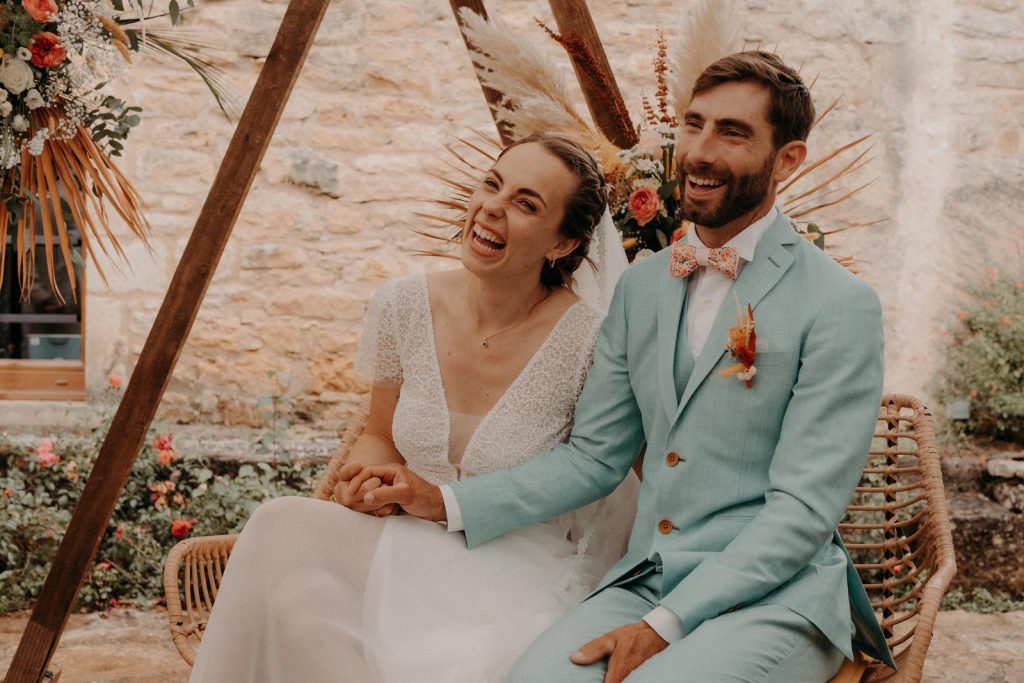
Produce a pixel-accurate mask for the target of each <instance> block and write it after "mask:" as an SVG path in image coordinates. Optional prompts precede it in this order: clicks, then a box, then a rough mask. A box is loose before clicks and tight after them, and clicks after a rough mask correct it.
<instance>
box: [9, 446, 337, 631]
mask: <svg viewBox="0 0 1024 683" xmlns="http://www.w3.org/2000/svg"><path fill="white" fill-rule="evenodd" d="M104 431H105V430H104ZM101 442H102V434H100V435H98V436H97V437H95V438H92V439H67V440H66V441H61V442H59V443H57V444H53V443H51V442H50V441H48V440H45V439H44V440H42V441H40V443H39V445H38V446H37V447H36V448H35V449H32V448H26V447H21V448H16V447H6V448H3V449H0V612H9V611H13V610H19V609H24V608H26V607H29V606H30V605H31V604H32V603H33V602H34V601H35V599H36V598H37V597H38V595H39V589H40V588H41V587H42V583H43V580H44V579H45V578H46V574H47V572H48V571H49V568H50V565H51V563H52V561H53V558H54V554H55V552H56V550H57V546H58V544H59V543H60V539H61V536H62V535H63V533H64V530H65V529H66V528H67V525H68V522H69V521H70V519H71V513H72V512H73V511H74V507H75V504H76V503H77V502H78V499H79V497H80V495H81V493H82V489H83V487H84V485H85V480H86V478H87V477H88V475H89V470H90V469H91V468H92V464H93V462H94V460H95V457H96V453H97V451H98V450H99V445H100V443H101ZM319 470H320V467H318V466H316V467H314V466H310V465H305V466H302V465H298V464H292V463H281V464H276V465H270V464H267V463H259V464H258V465H256V466H253V465H248V464H243V465H240V466H239V464H237V463H224V462H210V461H207V460H204V459H202V458H198V457H192V456H187V455H186V456H182V455H180V454H178V453H177V452H176V451H175V449H174V445H173V442H172V438H171V435H170V434H165V435H151V438H150V439H148V440H147V443H146V445H145V446H143V448H142V452H141V453H140V454H139V457H138V458H137V459H136V460H135V463H134V465H133V466H132V469H131V473H130V475H129V477H128V482H127V484H126V485H125V488H124V490H123V491H122V493H121V496H120V498H119V500H118V503H117V508H116V509H115V511H114V516H113V518H112V519H111V521H110V524H109V526H108V529H107V533H106V534H105V535H104V538H103V541H102V543H101V544H100V549H99V552H98V553H97V555H96V561H95V563H94V565H93V568H92V570H91V572H90V574H89V575H88V577H87V578H86V581H85V583H84V584H83V586H82V591H81V593H80V594H79V598H78V605H77V606H78V607H79V608H83V609H105V608H107V607H111V606H116V605H120V604H135V605H138V606H140V607H150V606H152V605H153V604H155V603H159V602H160V601H162V597H161V596H162V595H163V586H162V572H163V560H164V557H165V555H166V554H167V550H168V549H169V548H170V547H171V546H172V545H174V544H175V543H177V542H178V541H179V540H180V539H182V538H185V537H187V536H193V535H208V534H225V533H234V532H237V531H239V530H240V529H241V528H242V525H243V524H244V523H245V520H246V519H247V518H248V517H249V514H250V513H251V512H252V510H253V509H254V508H255V507H256V506H257V505H258V504H259V503H260V502H262V501H264V500H266V499H269V498H273V497H277V496H281V495H289V494H308V493H309V491H310V490H312V483H313V480H314V478H315V476H316V475H317V474H319Z"/></svg>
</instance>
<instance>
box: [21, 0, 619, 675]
mask: <svg viewBox="0 0 1024 683" xmlns="http://www.w3.org/2000/svg"><path fill="white" fill-rule="evenodd" d="M329 1H330V0H291V1H290V2H289V4H288V9H287V10H286V12H285V15H284V18H283V19H282V21H281V25H280V26H279V27H278V31H277V37H276V38H275V40H274V44H273V47H272V48H271V50H270V54H269V56H268V57H267V61H266V63H265V64H264V66H263V69H262V71H261V72H260V75H259V78H258V79H257V81H256V85H255V86H254V88H253V91H252V94H251V95H250V96H249V100H248V102H247V104H246V107H245V110H244V112H243V113H242V116H241V119H240V120H239V122H238V127H237V128H236V129H235V133H234V135H233V136H232V138H231V142H230V144H229V145H228V148H227V151H226V152H225V154H224V159H223V160H222V161H221V164H220V168H219V169H218V171H217V176H216V178H215V179H214V181H213V185H212V186H211V188H210V192H209V194H208V195H207V197H206V202H205V203H204V204H203V207H202V210H201V211H200V213H199V218H198V219H197V220H196V224H195V227H194V228H193V230H192V236H191V237H190V239H189V241H188V244H187V246H186V247H185V251H184V253H183V254H182V256H181V261H180V262H179V263H178V266H177V269H176V270H175V272H174V277H173V278H172V279H171V283H170V286H169V287H168V290H167V294H166V295H165V297H164V300H163V304H162V305H161V306H160V311H159V312H158V313H157V317H156V320H155V321H154V323H153V327H152V329H151V330H150V333H149V336H148V337H147V339H146V343H145V345H144V346H143V348H142V353H141V354H140V356H139V360H138V363H137V364H136V366H135V369H134V371H133V372H132V376H131V380H130V381H129V383H128V386H127V389H126V390H125V393H124V396H123V397H122V399H121V403H120V405H119V406H118V408H117V412H116V413H115V414H114V419H113V421H112V422H111V424H110V429H109V431H108V432H107V435H106V438H105V439H104V441H103V445H102V446H101V448H100V452H99V455H98V456H97V458H96V463H95V465H94V466H93V469H92V472H91V474H90V475H89V479H88V481H87V482H86V484H85V489H84V490H83V491H82V497H81V499H80V500H79V502H78V505H77V507H76V508H75V512H74V515H73V516H72V518H71V522H70V524H69V525H68V529H67V531H66V533H65V534H64V537H63V539H62V540H61V543H60V546H59V547H58V549H57V554H56V557H55V558H54V561H53V565H52V566H51V567H50V571H49V574H48V575H47V577H46V581H45V583H44V584H43V588H42V591H41V593H40V597H39V602H37V603H36V605H35V608H34V609H33V610H32V616H31V617H30V619H29V623H28V625H27V626H26V627H25V632H24V633H23V634H22V637H21V640H20V641H19V643H18V649H17V651H16V652H15V654H14V659H13V660H12V661H11V666H10V668H9V670H8V671H7V676H6V679H5V680H6V681H7V683H38V682H39V681H43V680H44V679H47V678H49V677H50V676H52V674H50V673H49V672H48V671H47V667H48V665H49V663H50V659H51V657H52V656H53V653H54V651H55V650H56V648H57V643H58V642H59V641H60V637H61V634H62V633H63V631H64V627H65V626H66V624H67V620H68V616H69V615H70V614H71V610H72V608H73V606H74V603H75V599H76V598H77V597H78V593H79V590H80V589H81V587H82V583H83V581H84V580H85V576H86V574H87V573H88V571H89V568H90V567H91V566H92V563H93V561H94V559H95V557H96V552H97V551H98V549H99V545H100V541H101V540H102V539H103V534H104V532H105V531H106V529H107V525H108V524H109V522H110V518H111V517H112V515H113V514H114V508H115V506H116V505H117V499H118V497H119V496H120V494H121V490H122V489H123V488H124V485H125V482H126V481H127V479H128V474H129V471H130V470H131V467H132V463H134V461H135V458H136V456H137V455H138V453H139V450H140V449H141V447H142V442H143V440H144V439H145V436H146V432H147V431H148V430H149V426H150V424H151V423H152V421H153V416H154V415H155V414H156V409H157V407H158V406H159V405H160V400H161V398H162V397H163V394H164V391H165V389H166V388H167V384H168V383H169V381H170V378H171V373H172V372H173V371H174V366H175V364H176V363H177V361H178V356H179V355H180V354H181V350H182V348H183V347H184V345H185V342H186V340H187V339H188V334H189V331H190V330H191V329H192V324H193V322H195V319H196V315H197V314H198V312H199V307H200V306H201V305H202V302H203V297H204V296H205V294H206V290H207V288H208V287H209V285H210V281H211V280H212V279H213V275H214V272H215V271H216V269H217V264H218V263H219V262H220V257H221V254H223V252H224V247H225V246H226V245H227V242H228V239H229V238H230V237H231V231H232V229H233V228H234V225H235V221H236V220H237V219H238V214H239V213H240V211H241V209H242V205H243V203H244V202H245V198H246V196H247V195H248V193H249V188H250V187H251V186H252V182H253V180H254V179H255V177H256V173H257V171H258V170H259V166H260V162H261V160H262V159H263V155H264V153H265V152H266V150H267V147H268V145H269V144H270V140H271V138H272V137H273V134H274V130H275V128H276V127H277V123H278V121H279V120H280V118H281V113H282V112H283V111H284V107H285V104H287V102H288V97H289V95H290V94H291V91H292V88H293V87H294V85H295V81H296V80H297V79H298V76H299V72H300V71H301V69H302V65H303V64H304V63H305V60H306V55H307V54H308V53H309V49H310V47H312V44H313V39H314V38H315V36H316V32H317V29H318V28H319V26H320V22H321V21H322V19H323V16H324V14H325V12H326V11H327V6H328V4H329ZM450 2H451V6H452V10H453V11H454V12H455V13H456V17H457V16H458V15H457V13H458V10H459V9H460V8H461V7H469V8H470V9H472V10H474V11H476V12H477V13H478V14H480V15H482V16H484V17H486V16H487V15H486V10H485V9H484V6H483V2H482V0H450ZM550 4H551V8H552V11H553V13H554V15H555V18H556V22H557V23H558V26H559V30H560V31H561V32H562V33H563V34H570V33H573V34H575V35H577V36H579V37H580V38H581V39H582V40H583V41H584V42H585V43H586V44H587V46H588V48H589V49H590V51H591V53H592V54H594V55H595V56H597V58H598V60H599V62H600V63H601V64H602V65H603V66H604V68H606V69H607V71H608V73H607V74H606V75H607V77H608V82H610V83H612V84H613V85H614V82H615V81H614V77H613V76H612V73H611V69H610V68H608V66H607V63H608V62H607V58H605V56H604V49H603V48H602V47H601V43H600V41H599V39H598V37H597V32H596V30H595V29H594V24H593V21H592V20H591V18H590V12H589V10H588V9H587V5H586V2H585V0H550ZM580 85H581V87H582V88H583V90H584V95H585V96H586V99H587V102H588V105H589V106H590V107H591V111H592V113H593V115H594V119H595V122H596V123H597V125H598V127H599V128H601V129H602V131H603V132H604V133H605V135H606V136H607V137H608V138H609V139H611V140H618V139H620V138H621V135H622V131H621V130H617V129H614V128H612V125H613V124H612V123H610V122H609V119H608V118H607V117H605V116H604V114H603V113H602V112H601V111H600V108H598V107H596V106H595V104H596V103H597V102H599V101H600V100H599V99H598V97H597V93H594V92H590V91H589V89H588V86H587V85H586V84H585V83H584V82H583V81H582V80H581V82H580ZM483 90H484V96H485V97H486V99H487V101H488V103H489V104H490V106H491V112H492V115H494V114H495V112H496V109H497V106H498V104H499V103H500V101H501V94H500V93H497V92H495V91H494V90H491V89H490V88H487V87H484V88H483ZM620 99H621V97H620ZM619 127H620V128H621V124H619ZM499 134H501V136H502V139H503V140H505V141H508V137H507V136H508V133H507V131H505V130H502V129H501V127H500V126H499Z"/></svg>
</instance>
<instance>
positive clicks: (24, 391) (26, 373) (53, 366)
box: [0, 360, 85, 401]
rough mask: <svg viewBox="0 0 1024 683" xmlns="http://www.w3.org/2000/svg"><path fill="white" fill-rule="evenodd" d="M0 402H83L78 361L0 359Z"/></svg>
mask: <svg viewBox="0 0 1024 683" xmlns="http://www.w3.org/2000/svg"><path fill="white" fill-rule="evenodd" d="M0 400H19V401H22V400H45V401H54V400H64V401H84V400H85V365H84V364H83V363H82V361H80V360H0Z"/></svg>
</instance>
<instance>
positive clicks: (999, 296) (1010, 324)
mask: <svg viewBox="0 0 1024 683" xmlns="http://www.w3.org/2000/svg"><path fill="white" fill-rule="evenodd" d="M968 296H969V297H970V299H969V301H970V303H969V305H968V306H966V307H965V308H964V310H962V311H960V312H959V314H958V316H957V317H958V318H959V322H958V324H957V326H956V328H955V329H954V332H953V343H952V346H951V347H950V349H949V353H948V355H947V356H946V366H945V368H944V369H943V371H942V375H941V382H940V385H939V398H940V399H941V400H943V401H945V402H949V401H956V400H963V399H968V400H969V401H970V404H971V417H970V419H969V420H968V421H967V422H966V423H965V427H966V429H967V431H970V432H973V433H975V434H979V435H985V436H992V437H996V438H1000V439H1010V440H1014V441H1017V442H1018V443H1024V280H1022V279H1021V278H1011V277H1008V276H1006V275H999V274H997V273H995V272H991V273H989V274H988V275H987V276H986V277H985V279H984V280H983V281H982V282H980V283H978V284H977V285H976V286H974V287H972V288H970V289H969V290H968Z"/></svg>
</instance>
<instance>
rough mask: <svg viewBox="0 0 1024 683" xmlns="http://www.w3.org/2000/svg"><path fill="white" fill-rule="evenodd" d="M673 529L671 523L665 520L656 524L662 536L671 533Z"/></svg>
mask: <svg viewBox="0 0 1024 683" xmlns="http://www.w3.org/2000/svg"><path fill="white" fill-rule="evenodd" d="M674 528H675V527H673V526H672V522H670V521H668V520H667V519H663V520H661V521H660V522H658V531H660V532H661V533H663V534H667V533H669V532H671V531H672V529H674Z"/></svg>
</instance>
